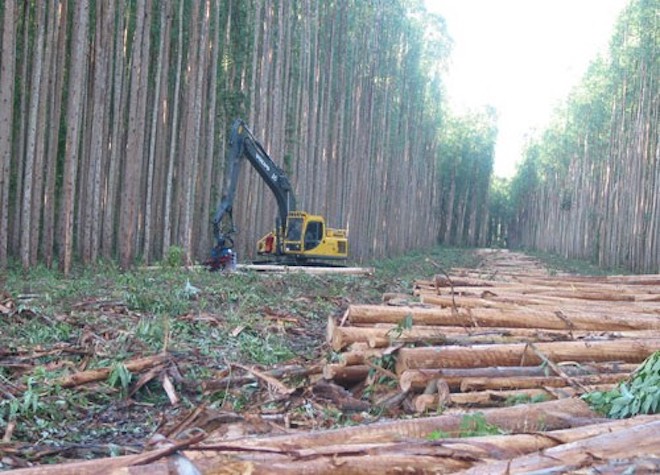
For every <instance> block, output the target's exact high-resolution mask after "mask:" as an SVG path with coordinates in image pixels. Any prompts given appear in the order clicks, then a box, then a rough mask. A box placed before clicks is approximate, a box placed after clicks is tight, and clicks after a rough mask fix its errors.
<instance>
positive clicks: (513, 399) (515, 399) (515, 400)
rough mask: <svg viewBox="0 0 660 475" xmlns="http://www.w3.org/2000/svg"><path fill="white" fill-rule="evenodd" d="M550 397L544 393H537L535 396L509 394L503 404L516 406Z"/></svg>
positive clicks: (545, 399)
mask: <svg viewBox="0 0 660 475" xmlns="http://www.w3.org/2000/svg"><path fill="white" fill-rule="evenodd" d="M549 399H550V396H548V395H546V394H537V395H536V396H528V395H527V394H516V395H514V396H509V397H508V398H507V399H506V401H504V404H506V405H507V406H517V405H518V404H536V403H539V402H544V401H547V400H549Z"/></svg>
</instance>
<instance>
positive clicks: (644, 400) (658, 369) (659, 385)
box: [582, 351, 660, 419]
mask: <svg viewBox="0 0 660 475" xmlns="http://www.w3.org/2000/svg"><path fill="white" fill-rule="evenodd" d="M582 398H583V399H584V400H585V401H587V402H588V403H589V404H590V405H591V406H592V407H593V408H594V409H595V410H596V411H598V412H600V413H602V414H605V415H607V416H608V417H611V418H614V419H624V418H626V417H632V416H636V415H638V414H657V413H658V412H660V351H656V352H655V353H653V354H652V355H651V356H649V357H648V358H647V359H646V360H645V361H644V363H642V365H641V366H640V367H639V368H638V369H637V370H636V371H635V372H634V373H633V374H632V375H631V377H630V379H629V380H628V381H625V382H622V383H620V384H619V385H618V386H617V387H616V389H613V390H611V391H597V392H593V393H589V394H585V395H584V396H582Z"/></svg>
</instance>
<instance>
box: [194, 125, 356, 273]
mask: <svg viewBox="0 0 660 475" xmlns="http://www.w3.org/2000/svg"><path fill="white" fill-rule="evenodd" d="M244 158H246V159H247V160H248V162H250V164H251V165H252V166H253V167H254V169H255V170H256V171H257V173H258V174H259V176H260V177H261V178H262V179H263V180H264V182H265V183H266V185H267V186H268V188H270V190H271V191H272V193H273V195H274V196H275V201H276V202H277V208H278V213H277V217H276V219H275V228H274V229H273V230H272V231H271V232H269V233H268V234H266V235H265V236H263V237H262V238H261V239H259V240H258V242H257V254H258V255H259V256H260V257H261V260H262V261H265V262H269V263H277V264H286V265H343V263H345V261H346V259H347V257H348V232H347V230H346V229H334V228H329V227H327V226H326V222H325V219H324V218H323V216H319V215H314V214H310V213H307V212H306V211H302V210H300V209H298V208H297V207H296V197H295V195H294V193H293V187H292V186H291V182H290V181H289V178H288V176H287V175H286V173H285V172H284V170H282V169H281V168H280V167H278V166H277V165H276V164H275V162H273V160H272V159H271V158H270V156H269V155H268V153H266V151H265V150H264V148H263V146H262V145H261V144H260V143H259V142H258V141H257V139H256V138H255V137H254V135H253V134H252V132H251V131H250V129H249V128H248V126H247V125H246V124H245V122H244V121H243V120H241V119H236V120H235V121H234V123H233V125H232V128H231V133H230V137H229V154H228V156H227V167H226V169H225V177H224V182H223V192H222V196H221V198H220V202H219V204H218V207H217V209H216V212H215V214H214V216H213V237H214V239H215V245H214V247H213V249H212V250H211V257H210V258H209V259H208V260H207V262H206V264H207V266H208V267H209V269H210V270H225V269H228V268H231V267H234V266H235V263H236V253H235V251H234V249H233V246H234V238H233V236H234V234H235V233H236V228H235V226H234V222H233V213H232V211H233V205H234V198H235V196H236V187H237V184H238V177H239V173H240V171H241V166H242V163H243V159H244Z"/></svg>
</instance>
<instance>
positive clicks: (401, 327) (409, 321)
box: [387, 313, 413, 340]
mask: <svg viewBox="0 0 660 475" xmlns="http://www.w3.org/2000/svg"><path fill="white" fill-rule="evenodd" d="M412 327H413V316H412V314H410V313H409V314H408V315H406V316H405V317H403V320H401V321H400V322H399V323H397V324H396V326H395V327H394V328H392V329H391V330H389V331H388V332H387V335H388V337H390V338H391V339H393V340H396V339H397V338H399V337H400V336H401V335H402V334H403V332H404V331H405V330H410V329H411V328H412Z"/></svg>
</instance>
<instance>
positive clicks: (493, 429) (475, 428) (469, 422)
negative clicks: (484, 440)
mask: <svg viewBox="0 0 660 475" xmlns="http://www.w3.org/2000/svg"><path fill="white" fill-rule="evenodd" d="M502 434H506V431H504V430H503V429H501V428H500V427H497V426H496V425H493V424H491V423H489V422H488V421H487V420H486V417H485V416H484V415H483V413H481V412H475V413H472V414H465V415H464V416H463V418H462V419H461V423H460V425H459V429H458V437H479V436H483V435H502ZM449 437H452V434H449V433H448V432H445V431H442V430H435V431H433V432H431V433H430V434H429V435H428V436H427V437H426V438H427V439H428V440H439V439H447V438H449Z"/></svg>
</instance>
